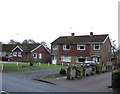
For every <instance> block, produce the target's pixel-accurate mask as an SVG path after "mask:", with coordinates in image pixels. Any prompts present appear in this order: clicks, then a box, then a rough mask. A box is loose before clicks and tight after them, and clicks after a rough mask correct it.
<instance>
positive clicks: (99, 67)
mask: <svg viewBox="0 0 120 94" xmlns="http://www.w3.org/2000/svg"><path fill="white" fill-rule="evenodd" d="M95 67H96V73H101V69H102V68H101V66H100V65H96V66H95Z"/></svg>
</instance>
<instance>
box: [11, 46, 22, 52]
mask: <svg viewBox="0 0 120 94" xmlns="http://www.w3.org/2000/svg"><path fill="white" fill-rule="evenodd" d="M17 48H18V49H20V51H21V52H23V50H22V49H21V48H20V47H19V46H16V47H15V48H14V49H13V50H12V52H13V51H14V50H15V49H17Z"/></svg>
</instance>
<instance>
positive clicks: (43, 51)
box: [31, 46, 51, 63]
mask: <svg viewBox="0 0 120 94" xmlns="http://www.w3.org/2000/svg"><path fill="white" fill-rule="evenodd" d="M34 53H36V54H37V58H33V54H34ZM40 53H41V58H39V54H40ZM50 60H51V54H50V53H49V52H48V51H47V50H46V49H45V48H44V47H43V46H41V47H39V48H38V49H36V50H35V51H33V52H32V53H31V61H34V62H42V63H47V62H50Z"/></svg>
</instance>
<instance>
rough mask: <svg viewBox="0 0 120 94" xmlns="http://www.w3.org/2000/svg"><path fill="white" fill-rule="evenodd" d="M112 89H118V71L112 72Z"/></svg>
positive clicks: (119, 80) (119, 87)
mask: <svg viewBox="0 0 120 94" xmlns="http://www.w3.org/2000/svg"><path fill="white" fill-rule="evenodd" d="M112 87H113V88H117V89H120V69H119V70H115V71H113V72H112Z"/></svg>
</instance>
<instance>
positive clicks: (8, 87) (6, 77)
mask: <svg viewBox="0 0 120 94" xmlns="http://www.w3.org/2000/svg"><path fill="white" fill-rule="evenodd" d="M2 90H4V91H7V92H80V91H79V90H76V89H71V88H67V87H64V86H59V85H54V84H49V83H44V82H39V81H36V80H31V79H27V78H23V77H22V76H16V75H11V74H9V73H2Z"/></svg>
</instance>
